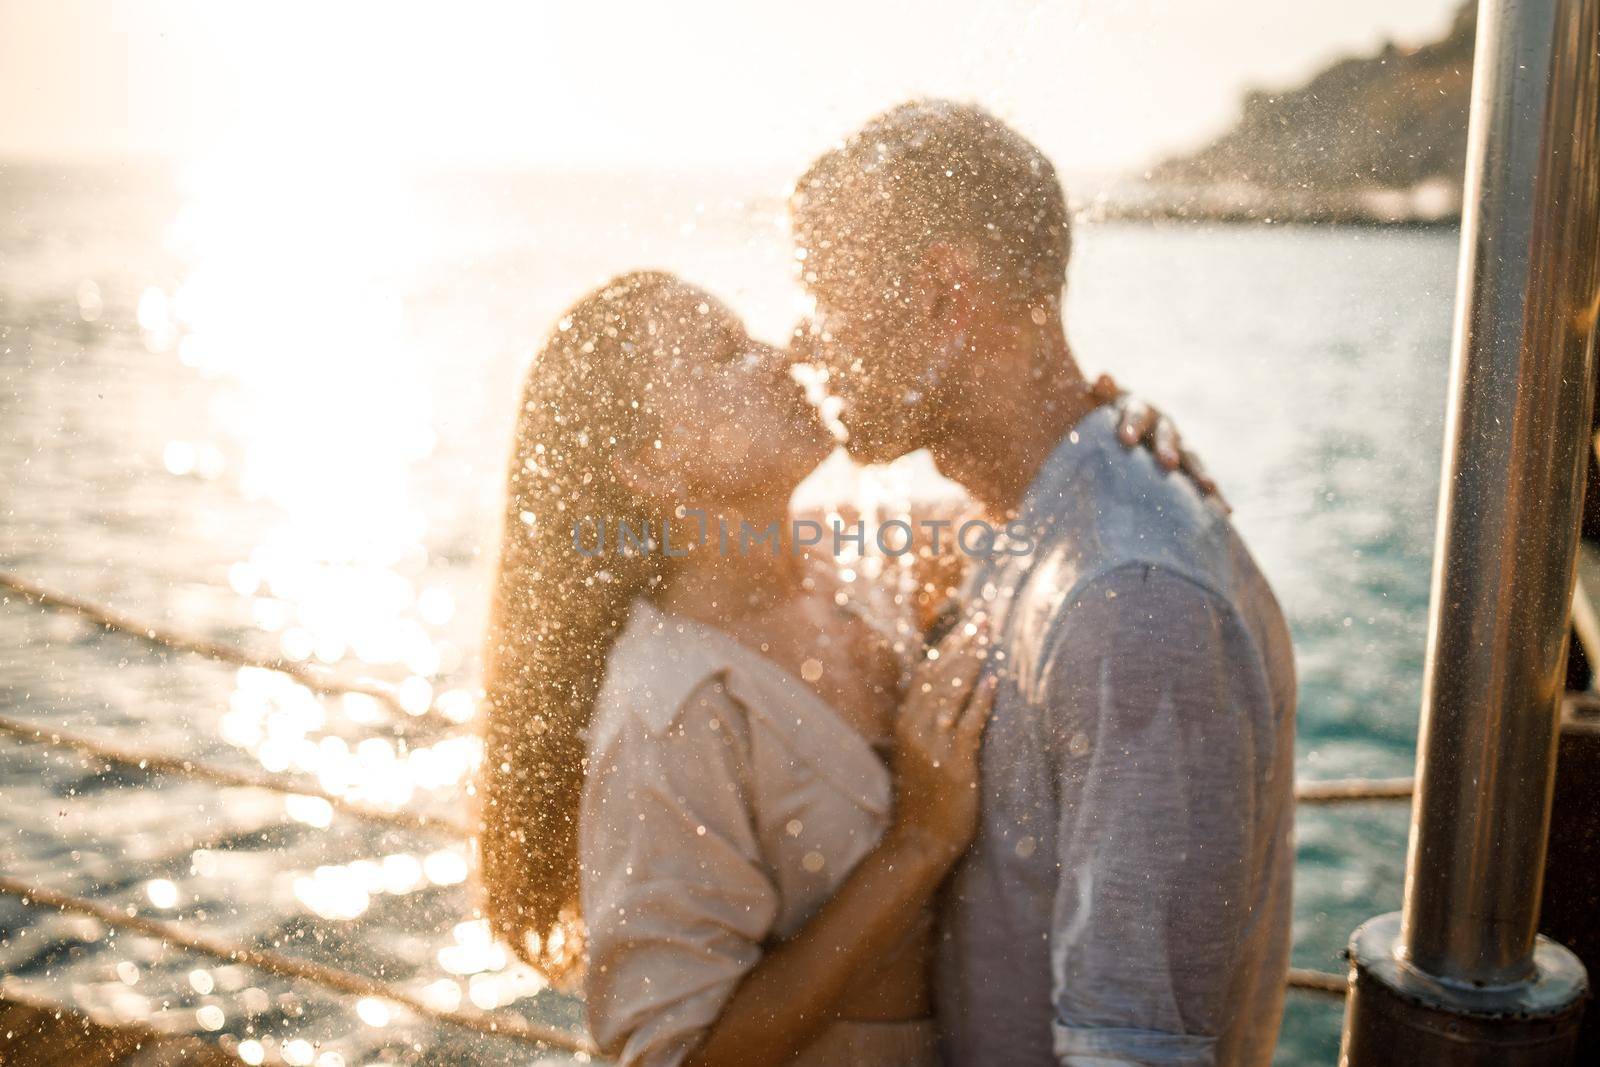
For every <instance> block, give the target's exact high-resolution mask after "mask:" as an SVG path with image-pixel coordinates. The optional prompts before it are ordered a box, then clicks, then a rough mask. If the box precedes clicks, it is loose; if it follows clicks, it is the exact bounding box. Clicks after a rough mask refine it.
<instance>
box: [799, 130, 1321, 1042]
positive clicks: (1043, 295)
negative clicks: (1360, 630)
mask: <svg viewBox="0 0 1600 1067" xmlns="http://www.w3.org/2000/svg"><path fill="white" fill-rule="evenodd" d="M791 209H792V216H793V222H794V227H795V236H796V245H797V248H796V252H795V256H796V260H797V262H798V263H799V265H800V271H801V274H802V278H803V280H804V283H805V285H806V286H807V288H808V289H809V290H810V292H811V294H812V295H813V296H814V297H815V299H816V303H817V317H816V320H815V326H814V327H813V329H814V330H815V332H816V335H817V336H816V337H815V338H814V341H815V342H816V344H817V345H818V347H819V349H820V351H821V352H822V353H823V356H824V359H825V361H826V362H827V365H828V366H829V368H830V371H831V381H830V386H831V388H832V389H833V390H834V391H835V392H836V393H837V394H838V395H840V396H841V398H842V399H843V402H844V405H845V407H844V411H843V414H842V418H843V419H844V421H845V424H846V425H847V427H848V428H849V431H850V440H849V447H850V449H851V451H852V453H853V454H854V455H855V456H856V457H857V458H860V459H863V460H867V461H881V460H887V459H890V458H893V457H895V456H899V455H902V454H904V453H906V452H909V451H912V450H914V449H918V448H927V449H929V450H930V451H931V453H932V455H933V457H934V458H935V460H937V462H938V464H939V467H940V469H941V470H942V471H943V472H944V473H945V474H947V475H949V476H950V477H952V478H955V479H956V480H957V481H959V482H961V483H962V484H963V485H964V486H966V488H967V489H968V491H969V492H970V493H971V494H972V495H973V496H974V497H975V498H976V500H977V501H978V502H979V503H981V504H982V505H983V506H984V508H985V509H986V510H987V511H988V512H989V513H990V515H991V517H999V518H1002V519H1010V518H1016V519H1017V520H1019V521H1021V522H1023V523H1024V524H1025V525H1026V527H1027V528H1028V529H1029V530H1030V531H1031V537H1030V538H1028V539H1024V540H1032V542H1033V544H1032V546H1031V551H1028V552H1026V554H1020V553H1019V554H1010V555H1008V554H1005V553H1004V552H1000V553H996V554H995V555H994V558H993V559H992V560H990V561H988V562H985V563H983V564H981V565H979V566H978V567H977V568H976V573H975V574H973V575H972V576H971V577H970V579H969V580H968V582H967V586H966V588H967V590H968V596H969V597H970V598H971V599H972V600H973V601H974V602H975V603H976V605H977V606H978V607H980V608H982V609H983V610H985V611H986V612H987V613H988V614H989V615H990V616H991V630H992V632H993V634H994V636H995V646H994V650H993V654H992V659H993V660H994V662H995V664H996V669H997V670H998V672H999V673H1000V676H1001V687H1000V691H999V696H998V698H997V700H996V704H995V710H994V714H993V718H992V719H991V722H990V725H989V728H988V733H987V736H986V738H985V742H984V752H983V778H982V784H981V786H980V788H981V789H982V790H983V814H982V818H981V826H980V830H979V833H978V839H977V841H976V842H975V843H974V845H973V848H972V850H971V852H970V853H969V855H968V857H967V858H966V860H965V861H964V863H963V865H962V866H961V867H960V868H959V869H958V871H957V872H956V874H955V876H954V877H953V879H952V881H951V884H950V887H949V892H948V904H947V907H946V909H945V912H944V914H943V916H942V918H941V923H942V929H941V943H940V962H939V970H938V977H937V993H938V1005H939V1024H940V1028H941V1032H942V1040H943V1043H944V1050H945V1057H946V1061H947V1062H949V1063H951V1064H954V1065H957V1067H971V1065H985V1064H996V1065H999V1064H1038V1063H1061V1064H1073V1065H1083V1067H1088V1065H1096V1067H1101V1065H1108V1064H1185V1065H1190V1064H1265V1063H1267V1062H1268V1060H1269V1059H1270V1058H1271V1055H1272V1049H1273V1046H1274V1044H1275V1042H1276V1036H1277V1029H1278V1022H1279V1018H1280V1015H1281V1012H1282V1004H1283V990H1284V978H1285V972H1286V969H1287V964H1288V948H1289V933H1290V930H1289V925H1290V911H1289V908H1290V875H1291V866H1292V863H1293V855H1292V846H1291V841H1290V829H1291V820H1292V811H1293V747H1294V727H1293V716H1294V701H1295V681H1294V668H1293V656H1292V651H1291V648H1290V643H1289V636H1288V630H1287V627H1286V626H1285V624H1284V620H1283V616H1282V613H1281V611H1280V609H1279V608H1278V605H1277V603H1276V602H1275V600H1274V599H1273V596H1272V593H1271V590H1270V589H1269V588H1268V586H1267V583H1266V581H1265V580H1264V579H1263V578H1262V576H1261V574H1260V572H1259V571H1258V570H1257V568H1256V566H1255V564H1254V562H1253V561H1252V560H1251V558H1250V555H1249V553H1248V552H1247V551H1246V549H1245V547H1244V545H1243V543H1242V542H1241V541H1240V540H1239V538H1238V536H1237V535H1236V534H1235V532H1234V531H1233V529H1232V527H1231V525H1230V524H1229V522H1228V520H1227V517H1226V514H1225V511H1224V509H1223V508H1222V507H1221V506H1220V504H1219V503H1218V502H1216V501H1214V500H1208V499H1207V498H1205V497H1204V496H1203V495H1202V494H1201V493H1199V492H1197V490H1196V488H1195V487H1194V485H1193V484H1192V483H1191V481H1190V480H1189V479H1187V478H1185V477H1183V476H1181V475H1177V474H1168V473H1166V472H1165V471H1163V470H1162V469H1161V467H1160V466H1158V465H1157V464H1156V463H1155V462H1154V460H1153V458H1152V456H1151V454H1150V453H1149V452H1147V451H1145V450H1141V449H1131V450H1130V449H1124V448H1123V447H1121V445H1120V444H1119V443H1118V441H1117V420H1116V418H1115V416H1114V414H1113V413H1111V412H1110V411H1109V410H1108V409H1106V408H1104V407H1102V406H1101V405H1100V399H1099V398H1098V397H1097V396H1096V395H1095V393H1094V389H1093V387H1092V386H1091V385H1090V384H1089V383H1088V382H1086V381H1085V379H1084V376H1083V374H1082V372H1081V371H1080V370H1079V368H1078V365H1077V363H1076V362H1075V360H1074V358H1073V353H1072V350H1071V348H1070V346H1069V345H1068V343H1067V339H1066V333H1065V329H1064V326H1063V320H1062V295H1063V290H1064V287H1065V280H1066V268H1067V259H1068V254H1069V251H1070V247H1071V241H1070V227H1069V219H1068V214H1067V208H1066V203H1065V197H1064V195H1063V192H1062V189H1061V186H1060V183H1059V182H1058V180H1057V178H1056V176H1055V171H1054V169H1053V168H1052V166H1051V165H1050V162H1049V161H1048V160H1047V159H1046V158H1045V157H1044V156H1043V155H1042V154H1041V153H1040V152H1039V150H1038V149H1037V148H1035V147H1034V146H1033V145H1031V144H1030V143H1028V141H1027V140H1025V139H1024V138H1023V137H1022V136H1021V135H1019V134H1018V133H1016V132H1015V131H1014V130H1012V129H1010V128H1008V127H1007V126H1006V125H1004V124H1003V123H1001V122H1000V121H999V120H998V119H996V118H994V117H993V116H992V115H989V114H987V113H986V112H984V111H982V110H980V109H978V108H975V107H970V106H965V105H960V104H953V103H949V102H944V101H918V102H913V103H909V104H905V105H902V106H900V107H897V108H895V109H893V110H891V111H889V112H887V113H885V114H883V115H880V116H879V117H877V118H875V119H873V120H872V121H871V122H869V123H868V124H867V125H866V126H865V127H864V128H863V129H862V130H860V131H859V132H858V133H856V134H855V135H854V136H853V137H851V138H849V139H848V140H847V141H846V142H844V143H843V144H841V145H839V146H838V147H836V148H835V149H833V150H832V151H830V152H828V153H827V154H826V155H824V156H823V157H822V158H821V159H819V160H818V161H817V162H816V163H815V164H814V165H813V166H812V168H811V170H810V171H809V172H807V174H806V175H805V176H804V177H803V178H802V179H801V180H800V182H799V183H798V184H797V186H796V188H795V192H794V197H793V201H792V204H791ZM1013 547H1015V548H1025V547H1027V546H1026V545H1025V544H1018V545H1016V546H1013Z"/></svg>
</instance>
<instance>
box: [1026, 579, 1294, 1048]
mask: <svg viewBox="0 0 1600 1067" xmlns="http://www.w3.org/2000/svg"><path fill="white" fill-rule="evenodd" d="M1045 670H1046V676H1045V677H1044V678H1043V679H1042V681H1043V683H1044V686H1045V688H1044V693H1045V697H1046V699H1047V700H1048V701H1049V702H1050V704H1051V708H1050V716H1049V719H1050V721H1051V722H1052V723H1053V724H1054V725H1053V732H1052V737H1051V742H1052V744H1053V746H1054V748H1055V758H1056V768H1057V778H1058V783H1059V794H1060V807H1059V819H1058V826H1057V833H1058V839H1057V849H1058V851H1057V858H1058V860H1059V863H1060V875H1059V882H1058V885H1057V891H1056V900H1055V908H1054V916H1053V921H1052V935H1051V936H1052V944H1051V964H1052V971H1053V980H1054V989H1053V997H1052V999H1053V1003H1054V1009H1055V1017H1054V1019H1053V1032H1054V1038H1055V1051H1056V1055H1057V1058H1058V1059H1059V1060H1060V1061H1061V1062H1062V1063H1063V1064H1069V1065H1075V1067H1076V1065H1080V1064H1082V1065H1089V1064H1093V1065H1095V1067H1105V1065H1109V1064H1122V1063H1133V1064H1182V1065H1186V1067H1187V1065H1209V1064H1212V1063H1214V1062H1215V1052H1216V1039H1217V1036H1218V1035H1219V1034H1220V1033H1222V1032H1223V1030H1224V1029H1225V1028H1226V1027H1227V1026H1228V1024H1229V1023H1230V1021H1231V1017H1232V1013H1234V1012H1236V1011H1237V1010H1239V1009H1240V1007H1241V1005H1239V1004H1237V1003H1235V1002H1234V999H1235V995H1234V994H1232V993H1231V992H1230V983H1231V981H1232V980H1233V978H1234V976H1235V974H1236V968H1235V965H1234V964H1235V960H1236V958H1237V956H1238V954H1239V950H1240V948H1241V945H1242V944H1243V942H1244V939H1245V937H1246V935H1247V932H1248V930H1249V927H1250V921H1251V915H1250V908H1251V904H1252V890H1253V888H1254V886H1255V885H1256V884H1257V878H1258V873H1257V872H1256V871H1255V866H1256V865H1257V864H1258V863H1259V860H1258V859H1257V858H1255V857H1254V856H1253V855H1252V849H1253V847H1254V844H1253V843H1254V842H1255V841H1256V839H1257V835H1256V832H1255V824H1256V819H1257V818H1258V817H1259V813H1258V812H1257V811H1256V803H1257V798H1258V797H1259V796H1261V795H1262V793H1263V785H1264V783H1263V782H1262V781H1260V777H1261V776H1262V775H1265V774H1268V773H1269V772H1270V760H1269V758H1268V756H1267V753H1268V752H1270V743H1269V742H1270V733H1271V729H1272V722H1273V717H1272V704H1271V700H1270V696H1269V694H1268V690H1267V686H1266V681H1265V674H1264V670H1263V667H1262V664H1261V660H1260V655H1259V653H1258V651H1257V649H1256V648H1255V644H1254V642H1253V640H1252V639H1251V638H1250V635H1249V633H1248V632H1247V631H1246V630H1245V629H1244V628H1243V626H1242V624H1241V623H1240V621H1239V619H1238V617H1237V616H1236V614H1235V613H1234V612H1233V611H1232V610H1231V608H1230V606H1229V605H1228V604H1227V603H1226V602H1224V601H1222V600H1220V599H1219V598H1217V597H1216V596H1215V595H1214V594H1212V593H1210V592H1208V591H1206V590H1204V589H1202V588H1201V587H1199V586H1197V585H1195V584H1193V583H1191V582H1189V581H1188V580H1186V579H1184V578H1181V577H1179V576H1177V575H1175V574H1172V573H1170V572H1166V571H1162V570H1159V569H1156V568H1152V567H1145V566H1136V567H1127V568H1123V569H1120V570H1118V571H1116V572H1114V573H1112V574H1111V575H1109V576H1107V577H1106V578H1104V579H1101V580H1099V581H1097V582H1095V583H1094V584H1093V585H1092V586H1091V587H1090V588H1089V589H1088V590H1087V591H1086V592H1085V593H1084V595H1083V597H1082V599H1081V600H1080V602H1079V603H1078V604H1077V605H1076V606H1074V607H1073V608H1072V609H1071V611H1070V613H1069V614H1068V616H1067V618H1066V620H1065V622H1064V624H1063V627H1062V629H1061V631H1060V632H1059V633H1058V634H1057V635H1056V637H1055V639H1054V640H1053V641H1052V642H1051V646H1050V649H1049V655H1048V657H1047V658H1046V660H1045Z"/></svg>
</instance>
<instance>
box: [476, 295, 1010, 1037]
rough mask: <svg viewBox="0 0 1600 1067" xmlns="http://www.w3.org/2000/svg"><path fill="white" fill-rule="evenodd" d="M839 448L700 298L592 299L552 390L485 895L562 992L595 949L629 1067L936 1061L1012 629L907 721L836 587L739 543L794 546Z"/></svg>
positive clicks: (546, 379)
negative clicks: (960, 883) (1002, 654)
mask: <svg viewBox="0 0 1600 1067" xmlns="http://www.w3.org/2000/svg"><path fill="white" fill-rule="evenodd" d="M830 448H831V441H830V439H829V437H828V435H827V434H826V433H825V432H824V430H823V429H822V427H821V426H820V424H819V422H818V420H817V418H816V416H815V412H814V411H813V410H812V409H811V407H810V406H809V405H808V404H806V402H805V401H804V399H803V397H802V395H801V392H800V390H799V388H798V387H797V386H796V385H795V383H794V382H793V380H792V378H791V377H790V375H789V368H788V365H787V361H786V360H785V359H783V358H781V357H780V355H779V353H777V352H775V351H774V350H772V349H771V348H769V347H767V346H765V345H762V344H759V343H758V342H756V341H754V340H752V339H751V338H750V337H749V336H748V334H747V333H746V332H745V330H744V328H743V326H742V325H741V324H740V323H739V321H738V320H737V319H736V318H735V317H734V316H733V315H732V314H731V313H730V312H729V311H728V310H727V309H726V308H724V307H723V306H722V305H721V304H720V303H718V302H717V301H716V300H715V299H714V298H712V297H711V296H709V295H707V294H705V293H703V292H700V291H699V290H696V289H694V288H692V287H690V286H688V285H685V284H683V283H682V282H680V281H678V280H676V279H674V278H672V277H670V276H668V275H663V274H657V273H638V274H630V275H626V276H624V277H621V278H618V279H616V280H615V281H613V282H611V283H610V284H608V285H607V286H605V287H603V288H601V289H600V290H597V291H596V292H594V293H592V294H590V295H589V296H587V297H585V298H584V299H582V300H580V301H579V302H578V303H577V304H576V305H575V306H574V307H573V308H572V309H571V310H570V311H569V312H568V314H567V315H566V316H564V317H563V318H562V319H561V322H560V325H559V329H558V330H557V331H556V332H555V333H554V334H553V335H552V337H551V339H550V341H549V342H548V344H547V345H546V346H545V349H544V350H543V352H542V353H541V354H540V356H539V358H538V360H537V361H536V363H535V364H534V366H533V368H532V370H531V371H530V373H529V376H528V380H527V385H526V389H525V393H524V396H523V405H522V411H521V414H520V417H519V422H518V427H517V435H516V443H515V446H514V450H513V458H512V466H511V472H510V484H509V490H508V494H507V504H506V514H505V534H504V541H503V545H502V550H501V561H500V571H499V574H498V578H497V584H496V593H495V600H494V606H493V616H492V620H491V627H490V639H489V642H488V650H487V655H488V661H489V662H488V675H487V688H488V696H489V709H490V711H489V721H488V729H487V735H486V751H485V758H484V764H483V767H484V770H483V774H482V776H481V781H480V786H479V789H480V803H481V805H482V833H481V836H480V841H479V850H480V867H481V878H482V880H483V883H484V885H485V888H486V890H487V910H488V913H489V916H490V918H491V921H492V922H493V924H494V926H495V927H496V929H497V931H498V932H499V933H500V934H501V935H502V936H503V937H504V938H505V939H506V940H508V941H509V942H510V943H511V944H513V945H514V946H516V947H517V949H518V951H519V952H521V953H522V955H523V956H524V958H525V959H526V960H528V961H529V962H530V963H532V964H533V965H535V966H536V967H538V968H540V969H541V970H542V971H543V972H544V973H546V974H547V975H549V976H551V977H552V978H553V979H557V980H560V979H561V978H563V977H568V978H570V977H572V976H573V975H575V974H576V973H578V971H579V970H580V968H581V967H582V966H583V965H584V963H585V957H587V959H586V962H587V968H586V971H585V972H584V976H585V994H586V999H587V1003H588V1012H589V1022H590V1028H591V1030H592V1031H593V1033H594V1035H595V1037H596V1039H597V1041H598V1043H599V1044H600V1046H601V1048H602V1049H603V1050H604V1051H605V1052H606V1053H607V1054H609V1055H613V1056H616V1057H617V1058H618V1059H619V1060H620V1062H622V1063H623V1064H649V1065H658V1064H674V1065H675V1064H680V1063H690V1064H697V1065H710V1064H741V1065H743V1064H779V1063H797V1064H824V1063H826V1064H851V1063H861V1064H868V1063H870V1064H876V1065H886V1067H894V1065H897V1064H905V1065H924V1064H932V1063H934V1062H936V1057H935V1054H934V1049H933V1029H932V1026H931V1024H930V1022H929V1021H928V1014H929V1003H930V996H929V989H928V968H927V957H928V949H929V936H930V933H929V932H930V929H931V922H930V911H931V908H930V905H931V901H932V898H933V894H934V892H935V890H936V889H937V887H938V885H939V883H940V882H941V881H942V879H943V878H944V876H945V874H946V873H947V872H948V870H949V869H950V867H951V865H952V864H953V863H954V862H955V860H956V858H957V857H958V856H959V855H960V854H961V852H962V851H963V850H964V848H965V847H966V845H967V842H968V839H969V838H970V837H971V835H972V833H973V828H974V825H975V817H976V804H977V793H976V788H975V786H976V774H977V771H976V753H977V748H978V742H979V738H980V735H981V731H982V729H983V725H984V722H985V721H986V719H987V716H988V713H989V707H990V704H991V701H992V696H993V689H992V683H991V682H984V683H982V684H979V683H978V677H979V665H980V656H981V649H980V645H981V643H982V622H983V620H982V619H981V617H976V618H974V619H971V620H969V621H968V622H967V623H966V624H965V625H962V626H957V627H956V628H955V629H954V630H953V631H952V633H951V635H950V636H949V637H948V638H946V639H945V640H944V641H943V642H942V643H941V645H940V646H939V647H938V648H937V649H936V650H934V652H933V653H932V654H930V655H929V657H928V660H927V661H926V662H924V663H922V664H921V665H920V666H918V667H917V668H916V669H915V671H914V672H913V673H912V675H911V677H910V680H909V684H907V685H906V686H905V687H904V688H905V696H904V699H903V700H902V699H901V695H900V686H899V682H900V679H901V670H900V664H899V662H898V661H897V659H896V658H895V656H894V655H893V654H892V652H891V650H890V649H889V648H888V647H887V645H886V644H885V642H884V641H883V640H882V639H880V638H879V637H878V636H877V634H876V632H875V631H874V630H872V628H870V627H868V626H866V625H865V624H864V623H863V621H862V620H861V619H860V618H859V617H857V616H856V615H855V614H853V613H851V612H850V611H848V610H843V609H841V607H840V605H841V603H846V602H847V598H845V597H843V596H841V595H839V591H838V590H837V589H835V588H834V587H832V586H831V585H830V584H829V581H828V579H827V572H826V570H825V569H823V568H811V567H808V566H807V559H806V558H805V556H804V555H803V553H800V552H797V551H796V550H795V549H796V547H797V546H795V545H792V544H790V543H788V542H787V541H784V542H783V543H782V544H780V545H779V546H778V550H777V551H775V552H774V551H771V550H770V549H769V546H766V545H761V546H757V547H755V548H754V549H748V548H747V547H745V546H741V545H740V544H739V543H738V541H737V538H738V536H739V534H738V531H740V530H742V529H750V530H755V531H765V530H766V529H768V528H769V527H770V526H771V525H772V524H773V523H777V524H778V528H779V530H780V531H784V530H788V529H789V525H788V523H787V521H786V516H787V509H788V504H789V498H790V496H791V494H792V493H793V490H794V489H795V487H796V485H797V484H798V482H799V481H800V479H801V478H803V477H804V476H805V475H806V474H808V473H809V472H810V471H811V470H812V469H813V468H814V467H815V466H816V464H817V463H819V462H820V461H821V460H822V459H823V458H824V457H825V455H826V454H827V452H828V451H829V449H830ZM664 521H666V522H667V523H668V525H669V526H670V529H669V530H664V529H663V525H662V524H663V522H664ZM624 524H625V525H626V527H627V529H628V530H630V531H633V532H635V533H637V532H639V531H645V530H649V531H653V533H652V534H651V535H650V537H651V538H652V539H653V541H652V542H649V543H643V544H641V543H640V541H639V540H638V539H637V538H635V539H634V540H633V541H631V542H630V541H629V540H628V539H627V538H626V537H625V536H623V537H619V534H620V533H621V531H622V529H623V526H624ZM707 529H709V530H712V531H717V530H723V529H725V530H729V531H733V534H732V537H731V538H730V542H729V543H728V544H726V545H724V544H719V541H720V538H719V537H718V536H717V534H716V533H712V534H711V535H710V536H707V537H701V538H699V539H698V540H697V538H696V534H697V533H700V532H701V531H705V530H707ZM619 542H620V544H619ZM673 543H676V544H677V545H678V546H679V547H678V548H677V549H675V550H674V549H672V547H671V545H672V544H673ZM689 545H692V546H693V547H691V548H685V547H683V546H689ZM885 758H887V759H888V762H889V766H888V767H886V765H885ZM890 767H892V774H891V771H890Z"/></svg>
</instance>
